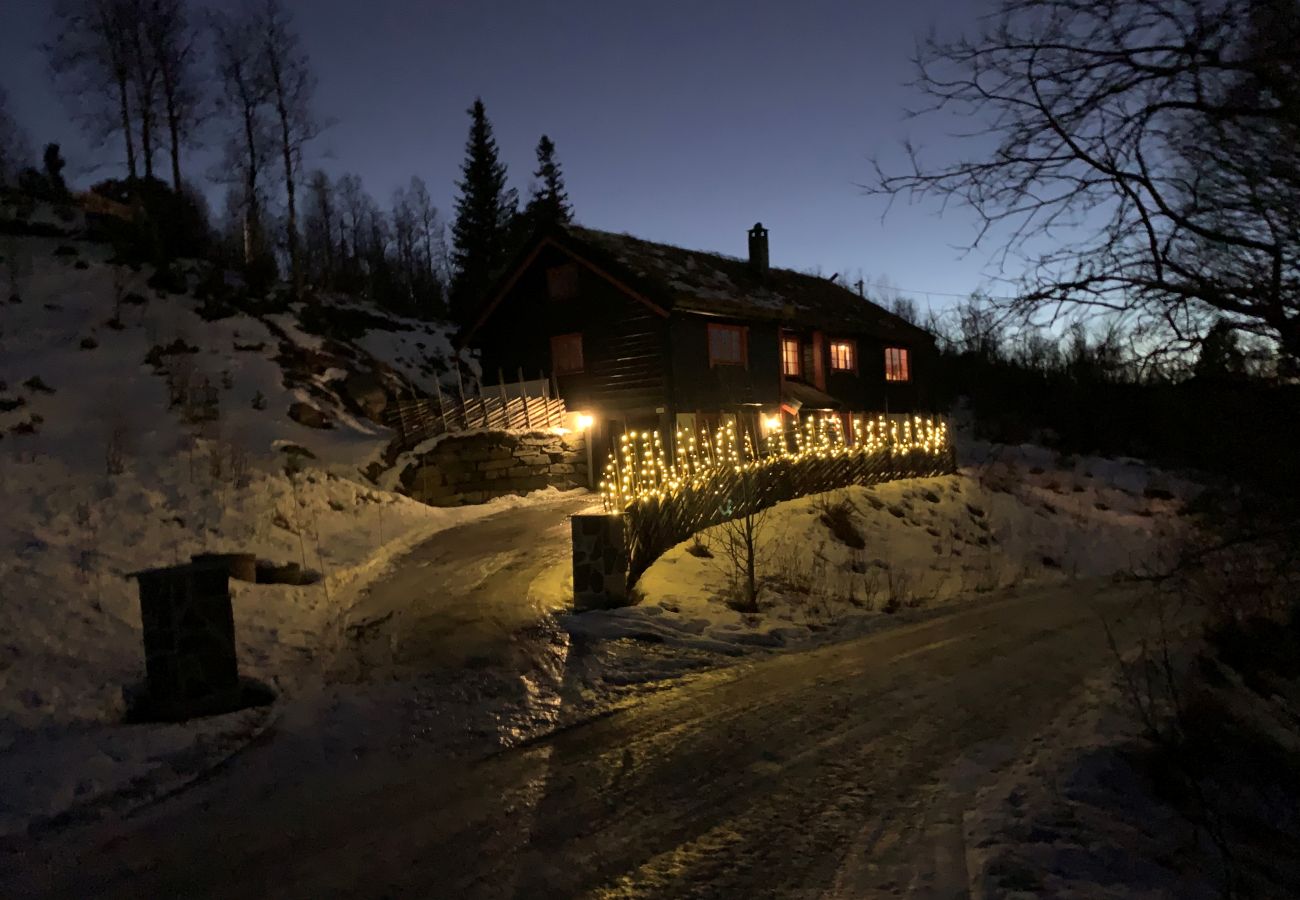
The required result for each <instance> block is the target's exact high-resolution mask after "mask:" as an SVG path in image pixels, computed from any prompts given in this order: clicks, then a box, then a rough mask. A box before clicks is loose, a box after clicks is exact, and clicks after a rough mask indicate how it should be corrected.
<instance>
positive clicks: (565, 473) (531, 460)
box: [402, 431, 587, 506]
mask: <svg viewBox="0 0 1300 900" xmlns="http://www.w3.org/2000/svg"><path fill="white" fill-rule="evenodd" d="M586 486H587V453H586V447H585V446H584V444H583V439H582V436H581V435H577V434H564V435H560V434H555V433H554V432H549V431H534V432H527V433H516V432H504V431H497V432H487V433H481V434H466V435H456V436H450V437H447V438H444V439H443V440H441V441H439V442H438V443H437V444H435V445H434V446H433V447H432V448H431V449H429V450H427V451H425V452H423V453H419V454H417V455H416V457H415V461H414V462H412V463H410V464H409V465H408V466H407V468H406V470H405V471H404V472H403V473H402V487H403V489H404V491H405V493H407V494H408V495H410V496H411V497H412V498H414V499H416V500H419V501H421V502H422V503H428V504H430V505H431V506H466V505H469V504H473V503H486V502H487V501H488V500H491V499H493V498H495V497H504V496H507V495H509V494H526V493H528V492H529V491H536V490H541V489H542V488H545V487H557V488H560V489H567V488H576V487H586Z"/></svg>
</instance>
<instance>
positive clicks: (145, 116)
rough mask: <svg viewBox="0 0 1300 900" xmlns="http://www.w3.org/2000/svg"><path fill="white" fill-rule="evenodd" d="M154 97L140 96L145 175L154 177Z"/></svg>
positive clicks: (141, 139) (141, 143)
mask: <svg viewBox="0 0 1300 900" xmlns="http://www.w3.org/2000/svg"><path fill="white" fill-rule="evenodd" d="M152 99H153V98H152V97H147V96H145V97H141V98H140V151H141V154H142V155H143V156H144V177H145V178H153V112H152V110H151V109H150V107H151V106H153V103H152Z"/></svg>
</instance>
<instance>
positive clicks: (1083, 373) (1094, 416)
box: [927, 300, 1300, 499]
mask: <svg viewBox="0 0 1300 900" xmlns="http://www.w3.org/2000/svg"><path fill="white" fill-rule="evenodd" d="M927 325H928V327H930V328H931V329H932V330H934V332H935V333H936V335H937V336H938V346H939V355H940V366H939V378H938V383H937V384H936V391H937V394H938V399H939V401H940V402H941V403H942V404H948V403H954V402H957V401H958V400H959V399H962V398H964V400H965V402H968V403H969V404H970V408H971V412H972V413H974V419H975V425H976V429H977V433H978V435H979V436H980V437H983V438H987V439H989V440H993V441H997V442H1004V443H1011V444H1016V443H1021V442H1029V441H1033V442H1041V443H1043V444H1046V445H1048V446H1052V447H1055V448H1056V449H1058V450H1060V451H1061V452H1064V453H1081V454H1102V455H1111V456H1116V455H1127V456H1135V457H1140V458H1143V459H1148V460H1151V461H1153V462H1156V463H1159V464H1163V465H1167V466H1175V467H1191V468H1194V469H1197V470H1201V471H1203V472H1206V473H1210V474H1212V475H1216V476H1221V477H1224V478H1226V479H1229V480H1231V481H1233V482H1235V483H1247V484H1252V485H1255V486H1257V487H1262V488H1264V489H1266V490H1267V491H1268V492H1269V493H1270V494H1273V495H1275V496H1286V497H1288V498H1292V499H1297V498H1300V469H1298V468H1297V466H1296V465H1295V460H1296V458H1297V454H1296V451H1295V447H1294V444H1293V441H1294V437H1293V435H1292V432H1293V430H1294V429H1293V427H1292V423H1294V422H1295V421H1297V415H1300V384H1298V383H1297V382H1296V378H1295V373H1294V372H1293V371H1292V368H1293V366H1292V365H1291V363H1290V358H1289V357H1288V356H1287V355H1286V354H1285V353H1284V352H1282V351H1280V349H1279V348H1278V347H1277V346H1276V344H1270V343H1268V342H1265V341H1260V340H1258V339H1255V338H1253V337H1251V336H1250V335H1243V334H1242V333H1240V332H1239V331H1238V330H1236V329H1234V328H1233V327H1232V326H1231V325H1230V324H1229V323H1228V322H1227V320H1220V321H1219V322H1217V323H1216V324H1215V325H1214V326H1212V327H1211V328H1210V330H1209V332H1208V333H1207V334H1206V336H1205V337H1204V339H1203V340H1202V341H1201V342H1200V345H1199V347H1198V348H1197V350H1196V351H1195V352H1193V353H1188V354H1181V355H1176V356H1171V355H1168V354H1164V353H1154V354H1153V353H1145V354H1144V353H1142V352H1141V348H1140V347H1138V346H1135V345H1134V344H1133V342H1132V339H1131V336H1130V335H1129V334H1128V333H1127V332H1125V331H1122V330H1121V329H1119V328H1117V327H1116V328H1109V329H1097V328H1094V329H1091V330H1090V329H1086V328H1085V327H1084V326H1083V325H1082V324H1079V323H1075V324H1073V325H1071V326H1070V327H1069V328H1068V329H1066V331H1065V333H1064V334H1059V335H1058V334H1053V333H1051V332H1047V331H1045V330H1043V329H1039V328H1019V329H1009V328H1007V327H1004V325H1003V324H1002V320H1001V319H1000V318H999V317H998V316H997V315H996V314H995V312H994V310H993V308H992V307H991V306H989V305H987V304H984V303H981V302H979V301H978V300H974V301H972V302H969V303H964V304H959V305H958V306H957V307H956V308H955V309H954V310H953V311H952V312H951V313H950V314H949V315H948V316H946V317H936V316H931V317H930V321H929V322H928V323H927Z"/></svg>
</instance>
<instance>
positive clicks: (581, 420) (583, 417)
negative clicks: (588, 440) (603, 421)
mask: <svg viewBox="0 0 1300 900" xmlns="http://www.w3.org/2000/svg"><path fill="white" fill-rule="evenodd" d="M593 421H595V420H594V419H592V418H591V416H589V415H587V414H586V413H578V430H579V431H586V430H587V429H588V428H590V427H591V423H592V422H593Z"/></svg>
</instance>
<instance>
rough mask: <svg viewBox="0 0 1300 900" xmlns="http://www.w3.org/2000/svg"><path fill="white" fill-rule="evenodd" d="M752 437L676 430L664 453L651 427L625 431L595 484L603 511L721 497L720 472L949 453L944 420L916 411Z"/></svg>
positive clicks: (813, 420)
mask: <svg viewBox="0 0 1300 900" xmlns="http://www.w3.org/2000/svg"><path fill="white" fill-rule="evenodd" d="M754 437H755V436H754V435H753V434H751V433H750V432H749V431H748V430H746V431H744V432H743V433H740V434H738V433H737V431H736V423H735V422H734V421H726V422H724V423H723V424H722V425H720V426H719V427H718V428H716V429H713V430H710V429H707V428H704V429H701V430H700V431H698V432H697V431H695V430H694V429H692V428H684V429H678V430H677V432H676V440H674V441H673V444H672V454H671V458H670V457H669V451H668V448H667V447H665V442H664V441H663V439H662V438H661V437H660V434H659V432H658V431H653V432H651V431H628V432H625V433H624V434H623V435H622V436H621V437H620V438H619V446H618V448H617V449H616V450H615V451H613V452H611V453H610V454H609V461H608V462H607V463H606V465H605V471H604V477H603V478H602V479H601V482H600V492H601V500H602V502H603V504H604V507H605V510H606V511H607V512H616V511H621V510H626V509H627V508H628V507H630V506H631V505H632V504H634V503H644V502H651V501H663V500H665V499H667V498H669V497H671V496H673V495H674V494H676V493H679V492H681V491H684V490H701V489H708V488H711V489H712V490H713V491H714V492H715V493H718V494H719V495H721V493H722V487H723V485H724V484H725V479H724V478H723V477H722V476H724V475H725V474H726V473H740V472H760V473H761V472H764V471H774V470H776V469H778V468H782V469H788V468H789V466H790V464H792V463H799V462H802V461H812V460H830V459H840V458H844V459H848V458H852V457H855V456H871V455H874V454H877V453H882V452H888V453H891V454H911V453H920V454H923V455H926V456H939V455H941V454H944V453H946V452H947V451H948V447H949V442H948V423H947V422H946V421H944V420H943V419H936V418H933V417H931V418H922V417H921V416H910V417H909V416H889V417H886V416H885V415H883V414H880V415H877V416H876V417H875V418H874V419H873V418H869V417H857V416H853V417H850V419H849V421H848V424H847V427H846V424H845V421H844V419H843V418H842V417H840V416H838V415H830V416H816V415H813V416H808V417H807V418H806V419H805V420H804V422H803V423H802V427H800V426H799V424H795V426H794V427H793V428H792V429H791V430H790V432H789V433H788V434H787V433H786V432H785V431H783V430H781V429H770V430H769V431H768V434H767V435H766V438H765V440H764V441H763V447H764V450H763V453H761V454H760V453H759V452H758V451H757V444H756V442H755V439H754Z"/></svg>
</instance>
